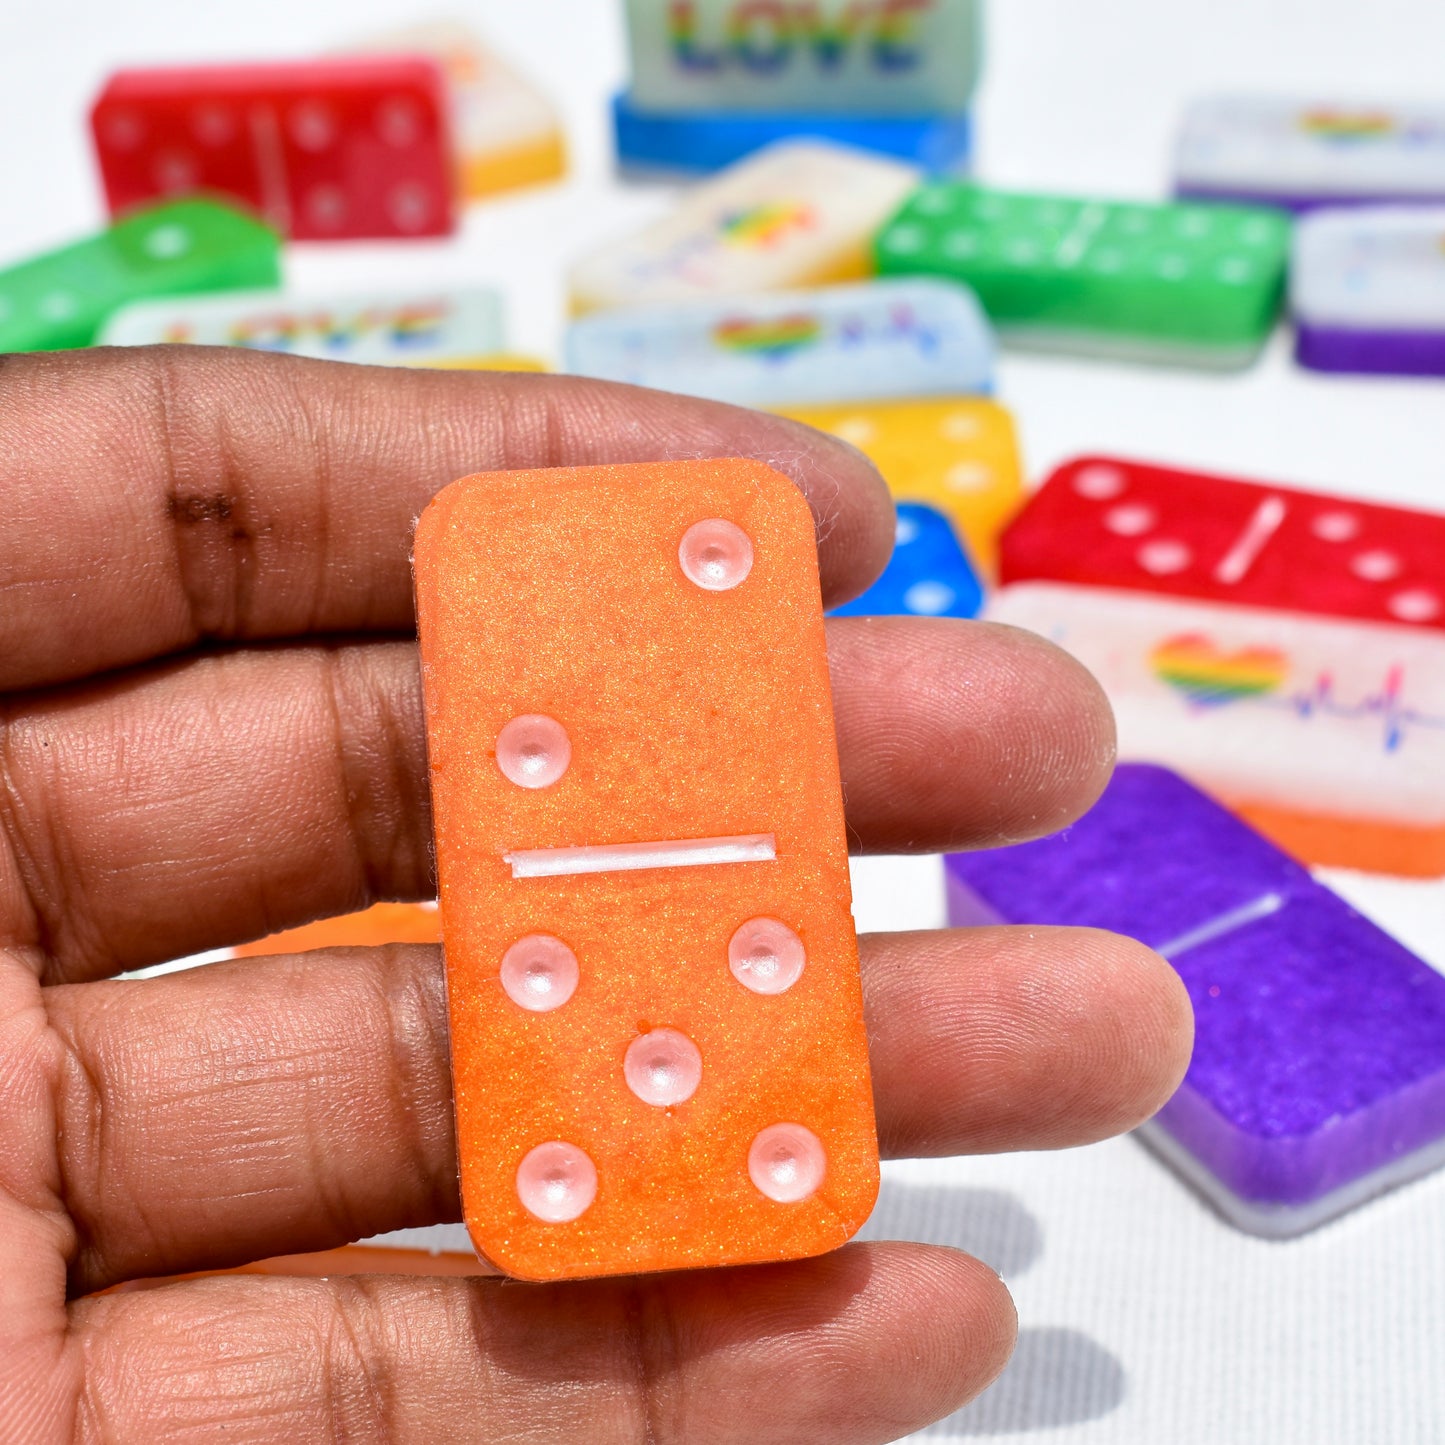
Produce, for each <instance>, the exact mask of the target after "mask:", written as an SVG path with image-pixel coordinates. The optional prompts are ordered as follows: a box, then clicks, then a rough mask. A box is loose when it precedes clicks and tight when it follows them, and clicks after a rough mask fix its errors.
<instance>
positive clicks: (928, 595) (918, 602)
mask: <svg viewBox="0 0 1445 1445" xmlns="http://www.w3.org/2000/svg"><path fill="white" fill-rule="evenodd" d="M957 595H958V594H957V593H956V592H955V591H954V590H953V588H952V587H949V586H947V585H946V584H945V583H943V582H934V581H923V582H915V583H914V584H913V586H912V587H910V588H909V589H908V590H907V591H906V592H905V593H904V594H903V605H904V606H905V607H906V608H907V609H908V610H909V611H910V612H913V613H916V614H917V615H918V616H920V617H938V616H940V615H941V614H943V613H945V612H947V611H948V609H949V608H950V607H952V606H953V603H954V600H955V598H956V597H957Z"/></svg>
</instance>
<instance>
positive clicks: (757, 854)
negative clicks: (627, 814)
mask: <svg viewBox="0 0 1445 1445" xmlns="http://www.w3.org/2000/svg"><path fill="white" fill-rule="evenodd" d="M777 856H778V847H777V839H776V838H775V837H774V835H773V834H771V833H744V834H740V835H738V836H736V837H731V838H679V839H672V840H665V841H660V842H654V843H605V844H602V845H600V846H598V847H583V848H523V849H519V850H518V851H516V852H514V853H503V854H502V859H503V861H504V862H506V863H509V864H511V867H512V877H513V878H570V877H573V876H575V875H577V874H580V873H624V872H631V871H633V870H636V869H639V868H701V867H705V866H707V865H709V864H714V863H771V862H773V861H774V860H775V859H776V858H777Z"/></svg>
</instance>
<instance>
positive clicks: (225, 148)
mask: <svg viewBox="0 0 1445 1445" xmlns="http://www.w3.org/2000/svg"><path fill="white" fill-rule="evenodd" d="M90 122H91V131H92V135H93V139H94V142H95V152H96V156H97V158H98V160H99V163H100V173H101V178H102V180H103V182H104V184H105V194H106V200H107V202H108V204H109V206H110V210H111V214H112V215H118V214H120V213H122V212H125V211H128V210H130V209H131V208H132V207H134V206H137V205H141V204H143V203H145V202H148V201H155V200H159V199H162V198H164V197H165V196H168V195H173V194H176V193H190V192H205V193H208V194H211V193H214V194H219V195H223V196H227V197H230V198H232V199H234V200H236V201H239V202H241V203H242V204H243V205H246V206H248V207H250V208H251V209H252V210H254V211H256V212H257V213H258V214H260V215H263V216H265V217H266V219H267V220H268V221H269V222H270V223H271V224H272V225H273V226H275V227H276V229H277V230H278V231H280V232H281V233H282V234H283V235H286V236H289V237H290V238H292V239H293V240H307V241H336V240H351V239H357V238H360V237H387V238H404V237H410V236H440V235H445V234H447V233H448V232H450V231H451V230H452V228H453V224H454V222H453V205H452V199H453V192H454V189H455V177H454V173H453V157H452V147H451V137H450V125H449V120H448V115H447V95H446V88H445V82H444V80H443V77H442V73H441V69H440V67H439V66H438V65H437V63H436V62H435V61H434V60H431V59H428V58H426V57H423V56H415V55H403V56H363V57H354V58H344V59H328V60H307V61H293V62H283V61H275V62H269V63H265V64H258V65H209V66H184V67H175V68H169V69H153V70H119V71H117V72H116V73H115V74H114V75H112V76H111V77H110V79H109V80H108V81H107V82H106V84H105V87H104V89H103V90H102V91H101V93H100V95H99V96H98V97H97V99H96V101H95V103H94V105H93V106H92V108H91V115H90Z"/></svg>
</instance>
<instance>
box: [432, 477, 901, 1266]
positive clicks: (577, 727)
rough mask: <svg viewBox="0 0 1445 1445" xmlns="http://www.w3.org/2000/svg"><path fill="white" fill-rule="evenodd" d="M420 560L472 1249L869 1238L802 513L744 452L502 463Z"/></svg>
mask: <svg viewBox="0 0 1445 1445" xmlns="http://www.w3.org/2000/svg"><path fill="white" fill-rule="evenodd" d="M415 560H416V592H417V608H418V619H419V627H420V634H421V651H422V680H423V690H424V694H425V699H426V715H427V737H428V745H429V749H430V760H431V771H432V798H433V813H434V823H435V828H436V844H437V872H438V881H439V884H440V893H441V913H442V934H443V938H444V941H445V952H446V965H447V988H448V998H449V1007H450V1011H451V1028H452V1073H453V1083H454V1088H455V1094H456V1108H457V1135H458V1145H459V1157H460V1168H461V1181H462V1200H463V1209H464V1214H465V1217H466V1222H467V1227H468V1230H469V1232H470V1235H471V1239H472V1242H473V1244H474V1245H475V1246H476V1249H477V1251H478V1253H479V1254H480V1255H481V1256H482V1257H483V1258H484V1259H485V1260H487V1261H488V1262H490V1263H491V1264H493V1265H495V1266H496V1267H497V1268H499V1269H501V1270H502V1271H504V1272H505V1273H507V1274H510V1275H514V1276H518V1277H521V1278H526V1279H538V1280H543V1279H565V1278H573V1277H579V1276H584V1275H608V1274H620V1273H627V1272H633V1271H645V1270H663V1269H682V1268H691V1267H696V1266H705V1265H728V1264H741V1263H746V1262H752V1261H761V1260H777V1259H792V1258H800V1257H803V1256H807V1255H814V1254H820V1253H822V1252H824V1251H826V1250H829V1249H832V1248H834V1247H835V1246H837V1245H840V1244H842V1243H843V1242H844V1241H845V1240H847V1239H848V1238H849V1237H850V1236H851V1235H852V1234H853V1233H854V1232H855V1231H856V1230H857V1229H858V1228H859V1227H860V1226H861V1225H862V1223H863V1222H864V1220H865V1219H866V1218H867V1217H868V1214H869V1212H870V1211H871V1209H872V1207H873V1202H874V1199H875V1197H876V1194H877V1189H878V1146H877V1139H876V1134H875V1128H874V1122H873V1102H872V1090H871V1085H870V1080H869V1074H868V1055H867V1039H866V1035H865V1032H864V1026H863V1005H862V994H861V989H860V984H859V977H858V955H857V943H856V939H855V936H854V931H853V921H852V917H851V914H850V911H849V907H850V901H851V897H850V889H849V882H848V860H847V848H846V842H845V835H844V824H843V802H842V793H841V789H840V786H839V778H838V757H837V745H836V742H835V740H834V735H833V717H832V704H831V699H830V695H829V687H828V669H827V658H826V655H825V649H824V636H823V615H822V608H821V603H820V598H819V589H818V567H817V557H816V550H815V544H814V535H813V520H812V516H811V513H810V512H809V510H808V507H807V504H806V503H805V501H804V500H803V498H802V496H801V495H800V493H799V492H798V491H797V489H796V488H795V487H794V486H793V485H792V483H791V482H789V481H788V480H787V479H786V478H784V477H782V476H779V475H778V474H777V473H776V472H773V471H771V470H770V469H769V468H767V467H765V466H763V465H761V464H760V463H758V462H753V461H743V460H725V461H693V462H673V463H665V464H662V463H659V464H656V465H642V466H615V467H580V468H565V469H559V470H554V471H533V472H503V473H496V474H492V475H483V476H475V477H468V478H465V479H464V480H462V481H459V482H456V483H454V484H453V485H452V486H450V487H448V488H447V489H446V490H445V491H444V492H442V493H441V494H440V495H439V496H438V497H437V498H436V499H435V500H434V501H433V502H432V504H431V505H430V506H429V507H428V508H427V510H426V512H425V513H424V514H423V515H422V518H421V521H420V523H419V525H418V527H417V533H416V554H415Z"/></svg>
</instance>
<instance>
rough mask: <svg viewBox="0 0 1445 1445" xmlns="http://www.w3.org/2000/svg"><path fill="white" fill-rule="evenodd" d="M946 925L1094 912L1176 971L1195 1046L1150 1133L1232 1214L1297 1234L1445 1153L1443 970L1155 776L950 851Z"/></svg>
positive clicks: (1053, 919)
mask: <svg viewBox="0 0 1445 1445" xmlns="http://www.w3.org/2000/svg"><path fill="white" fill-rule="evenodd" d="M947 872H948V900H949V916H950V919H951V921H952V922H954V923H955V924H974V923H987V922H999V921H1003V922H1009V923H1037V924H1083V925H1088V926H1091V927H1098V928H1108V929H1112V930H1114V931H1115V932H1118V933H1126V934H1129V935H1130V936H1131V937H1134V938H1137V939H1139V940H1141V941H1142V942H1144V943H1147V944H1149V945H1150V946H1151V947H1153V948H1155V949H1158V950H1159V952H1161V953H1162V954H1164V956H1165V957H1166V958H1168V959H1169V960H1170V961H1171V962H1172V963H1173V964H1174V967H1175V968H1176V969H1177V970H1178V971H1179V974H1180V976H1181V977H1182V978H1183V980H1184V983H1185V985H1186V987H1187V988H1188V990H1189V995H1190V998H1191V999H1192V1000H1193V1004H1194V1013H1195V1020H1196V1035H1195V1045H1194V1058H1193V1061H1192V1062H1191V1063H1190V1066H1189V1072H1188V1074H1187V1075H1186V1077H1185V1080H1184V1083H1183V1084H1182V1085H1181V1086H1180V1088H1179V1090H1178V1092H1177V1093H1176V1094H1175V1095H1174V1097H1173V1099H1171V1100H1170V1102H1169V1103H1168V1104H1167V1105H1165V1107H1164V1108H1163V1109H1162V1110H1161V1111H1160V1113H1159V1114H1158V1115H1157V1116H1156V1118H1155V1119H1154V1120H1153V1121H1151V1123H1150V1124H1148V1125H1146V1126H1145V1137H1146V1139H1147V1140H1148V1142H1149V1143H1150V1144H1151V1145H1153V1146H1154V1147H1155V1149H1156V1150H1157V1151H1158V1152H1159V1153H1160V1154H1161V1155H1162V1156H1163V1157H1164V1158H1165V1160H1166V1161H1167V1162H1168V1163H1170V1164H1171V1165H1172V1166H1174V1167H1175V1168H1176V1169H1177V1170H1178V1171H1179V1172H1180V1173H1182V1174H1183V1175H1184V1176H1185V1177H1186V1178H1187V1179H1188V1180H1189V1181H1190V1182H1191V1183H1193V1184H1194V1185H1195V1186H1196V1187H1197V1188H1199V1190H1200V1191H1201V1192H1202V1193H1204V1194H1205V1195H1206V1197H1207V1198H1209V1199H1210V1200H1211V1201H1212V1202H1213V1203H1214V1204H1215V1206H1216V1207H1217V1208H1218V1209H1219V1210H1220V1212H1221V1213H1222V1214H1224V1215H1225V1217H1226V1218H1228V1219H1229V1220H1230V1221H1231V1222H1233V1223H1234V1224H1236V1225H1238V1226H1239V1227H1240V1228H1241V1229H1245V1230H1248V1231H1249V1232H1250V1233H1253V1234H1261V1235H1269V1236H1275V1237H1283V1236H1287V1235H1293V1234H1300V1233H1303V1232H1304V1231H1305V1230H1308V1229H1312V1228H1314V1227H1315V1226H1316V1225H1318V1224H1321V1223H1323V1222H1324V1221H1325V1220H1327V1219H1330V1218H1333V1217H1334V1216H1335V1215H1338V1214H1341V1213H1343V1212H1344V1211H1345V1210H1347V1209H1351V1208H1353V1207H1354V1206H1355V1205H1357V1204H1359V1203H1361V1202H1362V1201H1363V1200H1365V1199H1367V1198H1369V1197H1370V1196H1371V1195H1374V1194H1377V1193H1379V1192H1380V1191H1382V1190H1384V1189H1388V1188H1390V1187H1392V1186H1393V1185H1396V1184H1401V1183H1404V1182H1405V1181H1406V1180H1409V1179H1414V1178H1416V1177H1418V1176H1419V1175H1421V1174H1424V1173H1426V1172H1427V1171H1428V1170H1430V1169H1432V1168H1434V1167H1435V1166H1437V1165H1439V1164H1442V1163H1445V977H1442V976H1441V975H1440V974H1438V973H1436V972H1435V970H1434V969H1432V968H1431V967H1430V966H1429V965H1428V964H1427V963H1425V962H1424V961H1423V960H1421V959H1420V958H1417V957H1416V956H1415V955H1414V954H1413V953H1411V952H1410V951H1409V950H1408V949H1406V948H1404V947H1403V946H1402V945H1401V944H1399V943H1397V942H1396V941H1395V940H1394V939H1392V938H1391V937H1389V935H1388V934H1385V933H1383V932H1382V931H1381V930H1380V929H1378V928H1377V927H1375V925H1374V924H1373V923H1371V922H1370V921H1369V920H1368V919H1366V918H1364V917H1362V916H1361V915H1360V914H1359V913H1356V912H1355V910H1354V909H1352V908H1351V907H1350V906H1349V905H1348V904H1347V903H1346V902H1345V901H1344V900H1343V899H1342V898H1340V897H1339V896H1338V895H1337V894H1335V893H1332V892H1330V890H1329V889H1328V888H1325V887H1323V886H1322V885H1321V884H1319V883H1316V882H1315V881H1314V879H1313V878H1311V876H1310V875H1309V873H1308V872H1307V871H1306V870H1305V869H1304V868H1302V867H1300V865H1299V864H1297V863H1295V862H1294V861H1293V859H1291V858H1289V857H1287V856H1286V855H1285V854H1283V853H1281V852H1280V851H1279V850H1278V849H1277V848H1275V847H1274V845H1273V844H1271V843H1269V842H1267V841H1266V840H1265V839H1264V838H1262V837H1260V836H1259V834H1257V833H1255V832H1254V831H1253V830H1252V829H1250V828H1248V827H1246V826H1245V825H1244V824H1243V823H1241V822H1240V821H1239V820H1238V819H1237V818H1235V817H1233V816H1232V815H1231V814H1229V813H1228V812H1226V811H1225V810H1224V809H1223V808H1222V807H1220V805H1219V804H1218V803H1216V802H1214V801H1213V800H1212V799H1211V798H1209V797H1207V796H1206V795H1205V794H1203V793H1201V792H1200V791H1199V790H1198V789H1197V788H1195V787H1193V786H1191V785H1190V784H1189V783H1186V782H1185V781H1184V780H1183V779H1182V778H1180V777H1178V776H1177V775H1176V774H1174V773H1171V772H1169V771H1167V770H1166V769H1163V768H1156V767H1151V766H1145V765H1143V764H1127V765H1124V766H1121V767H1120V768H1119V769H1118V771H1117V772H1116V773H1115V774H1114V779H1113V781H1112V782H1111V783H1110V784H1109V787H1108V788H1107V790H1106V791H1105V793H1104V795H1103V797H1102V798H1101V799H1100V800H1099V802H1098V803H1097V804H1096V805H1095V806H1094V808H1093V810H1092V811H1091V812H1090V813H1088V814H1087V815H1086V816H1085V817H1084V818H1083V819H1082V820H1080V821H1079V822H1078V823H1076V824H1075V825H1074V826H1073V827H1072V828H1070V829H1067V830H1066V831H1064V832H1062V833H1058V834H1055V835H1054V836H1053V837H1051V838H1045V839H1043V840H1041V841H1039V842H1036V843H1023V844H1020V845H1018V846H1016V847H1012V848H1001V849H998V850H996V851H994V852H990V853H963V854H954V855H952V856H951V857H949V859H948V860H947Z"/></svg>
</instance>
